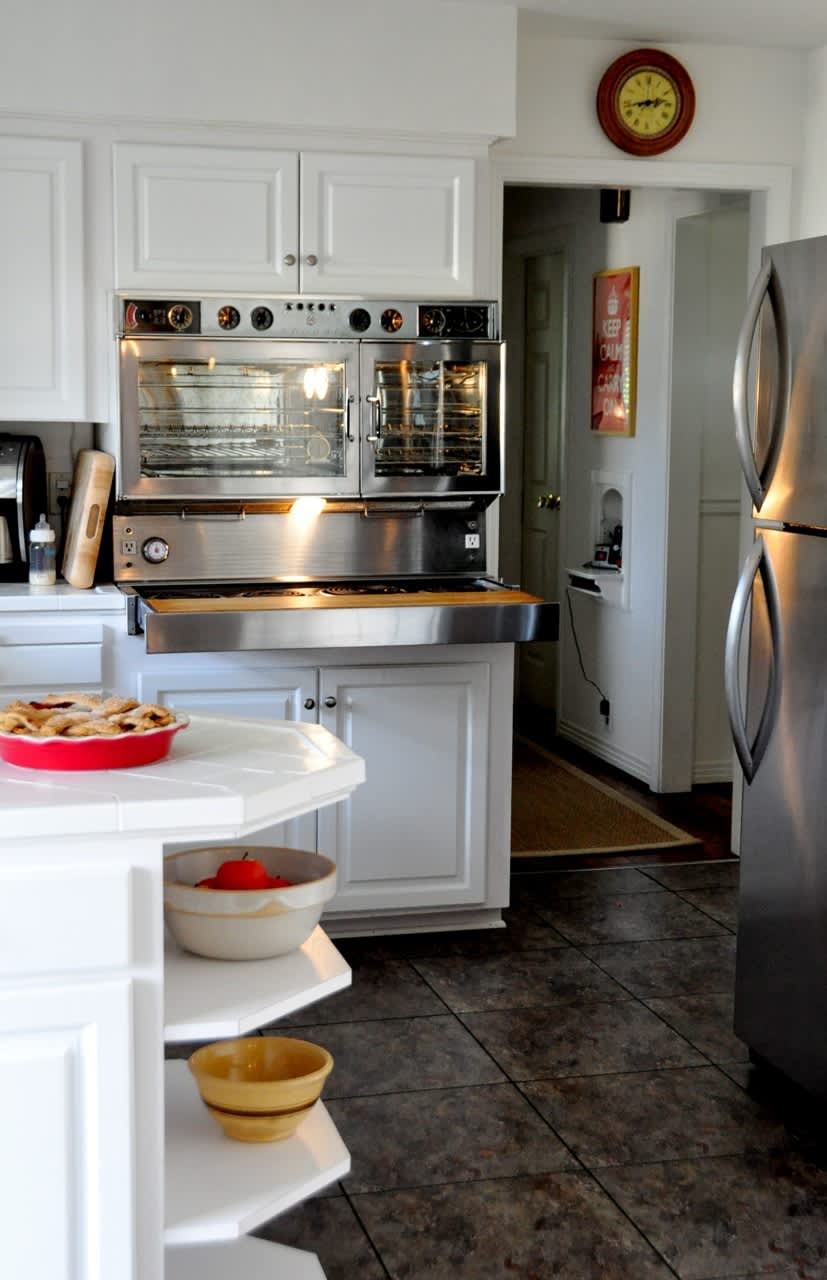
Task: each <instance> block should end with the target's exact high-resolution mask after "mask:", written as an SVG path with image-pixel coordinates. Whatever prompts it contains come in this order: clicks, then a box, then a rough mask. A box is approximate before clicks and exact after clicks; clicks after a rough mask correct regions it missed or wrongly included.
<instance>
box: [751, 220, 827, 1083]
mask: <svg viewBox="0 0 827 1280" xmlns="http://www.w3.org/2000/svg"><path fill="white" fill-rule="evenodd" d="M733 390H734V407H735V428H736V440H737V443H738V451H739V454H740V458H741V464H742V466H743V469H744V474H745V478H746V482H747V486H748V488H749V492H750V495H751V497H752V502H753V524H754V541H753V545H752V550H751V552H750V555H749V557H748V559H747V562H746V564H745V565H744V568H743V571H742V574H741V577H740V580H739V582H738V587H737V589H736V592H735V597H734V600H733V604H732V611H731V614H730V620H729V628H728V632H727V645H726V690H727V703H728V710H729V717H730V724H731V726H732V733H733V739H734V742H735V747H736V751H737V754H738V757H739V759H740V762H741V766H742V768H743V770H744V776H745V785H744V792H743V811H742V821H741V875H740V891H739V893H740V897H739V913H738V944H737V962H736V991H735V1031H736V1033H737V1035H738V1036H739V1037H740V1038H741V1039H742V1040H744V1041H745V1042H746V1044H747V1045H748V1046H749V1048H750V1050H751V1051H752V1055H753V1057H756V1056H757V1057H758V1059H763V1060H764V1061H766V1062H768V1063H769V1064H771V1065H772V1066H774V1067H776V1068H778V1069H779V1070H781V1071H782V1072H783V1073H784V1074H785V1075H786V1076H788V1077H789V1078H790V1079H792V1080H793V1081H795V1082H796V1083H797V1084H799V1085H801V1086H803V1087H804V1088H805V1089H807V1090H808V1091H809V1092H811V1093H813V1094H815V1095H817V1096H820V1097H821V1098H824V1099H827V237H821V238H818V239H814V240H803V241H799V242H797V243H794V244H784V245H772V246H771V247H770V248H767V249H765V250H764V254H763V265H762V269H761V272H760V273H759V277H758V279H757V281H756V283H755V286H754V287H753V290H752V293H751V295H750V299H749V302H748V304H747V314H746V316H745V319H744V325H743V328H742V330H741V335H740V339H739V343H738V353H737V358H736V363H735V376H734V384H733ZM747 632H748V636H749V639H748V647H747V649H746V653H747V662H746V667H747V672H746V679H745V681H744V688H745V698H742V696H741V685H740V684H739V665H740V666H743V659H742V655H741V647H742V642H743V641H744V638H745V636H746V634H747ZM741 674H742V676H743V672H742V673H741Z"/></svg>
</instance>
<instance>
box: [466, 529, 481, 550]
mask: <svg viewBox="0 0 827 1280" xmlns="http://www.w3.org/2000/svg"><path fill="white" fill-rule="evenodd" d="M479 546H480V535H479V534H478V533H466V535H465V550H466V551H479Z"/></svg>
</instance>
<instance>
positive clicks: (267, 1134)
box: [207, 1103, 316, 1142]
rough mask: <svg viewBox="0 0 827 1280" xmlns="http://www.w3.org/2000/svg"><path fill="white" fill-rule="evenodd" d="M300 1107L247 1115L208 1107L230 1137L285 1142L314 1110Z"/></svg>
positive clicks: (242, 1140) (240, 1139) (312, 1105)
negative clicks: (294, 1109)
mask: <svg viewBox="0 0 827 1280" xmlns="http://www.w3.org/2000/svg"><path fill="white" fill-rule="evenodd" d="M315 1105H316V1104H315V1103H311V1104H310V1106H309V1107H299V1109H298V1110H297V1111H277V1112H275V1113H274V1114H273V1115H247V1114H245V1113H244V1112H241V1111H222V1110H221V1108H220V1107H210V1106H208V1107H207V1110H208V1111H209V1113H210V1115H211V1116H213V1117H214V1119H215V1120H216V1122H217V1123H218V1124H220V1125H221V1128H222V1129H223V1130H224V1133H225V1134H226V1135H227V1137H228V1138H233V1139H234V1140H235V1141H236V1142H283V1141H284V1139H285V1138H291V1137H292V1136H293V1134H294V1133H295V1132H296V1130H297V1129H298V1127H299V1125H300V1124H301V1122H302V1120H303V1119H304V1118H305V1116H307V1115H309V1114H310V1112H311V1111H312V1110H313V1107H314V1106H315Z"/></svg>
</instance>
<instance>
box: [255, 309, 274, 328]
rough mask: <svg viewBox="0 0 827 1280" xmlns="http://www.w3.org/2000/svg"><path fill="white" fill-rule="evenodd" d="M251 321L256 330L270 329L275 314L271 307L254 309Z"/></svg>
mask: <svg viewBox="0 0 827 1280" xmlns="http://www.w3.org/2000/svg"><path fill="white" fill-rule="evenodd" d="M250 321H251V323H252V326H253V328H254V329H269V328H270V326H271V325H272V323H273V313H272V311H271V310H270V308H269V307H254V308H253V310H252V312H251V314H250Z"/></svg>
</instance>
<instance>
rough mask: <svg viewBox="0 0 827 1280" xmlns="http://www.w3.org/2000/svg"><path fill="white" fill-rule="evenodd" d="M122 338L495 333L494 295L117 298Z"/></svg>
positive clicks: (462, 335)
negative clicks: (451, 298)
mask: <svg viewBox="0 0 827 1280" xmlns="http://www.w3.org/2000/svg"><path fill="white" fill-rule="evenodd" d="M118 304H119V308H118V318H117V325H118V333H119V335H120V336H121V337H132V336H135V337H138V336H140V335H147V336H153V337H176V336H180V337H191V336H202V337H211V338H339V339H344V338H369V339H380V340H387V339H397V340H400V341H408V342H411V341H415V340H421V339H427V338H434V339H437V340H439V341H444V340H445V339H484V338H489V339H492V338H493V339H496V338H497V337H498V336H499V334H498V324H497V304H496V303H495V302H410V301H398V302H397V301H384V300H381V301H379V300H375V299H366V298H306V297H302V298H242V297H218V296H216V297H212V298H203V297H202V298H173V299H167V300H165V301H164V300H158V299H147V298H124V297H121V298H119V299H118Z"/></svg>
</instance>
